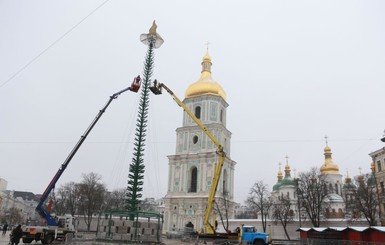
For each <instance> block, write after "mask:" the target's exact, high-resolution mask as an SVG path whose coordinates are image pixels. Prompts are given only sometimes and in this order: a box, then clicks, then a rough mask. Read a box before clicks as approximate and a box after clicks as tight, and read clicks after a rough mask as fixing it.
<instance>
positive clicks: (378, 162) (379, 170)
mask: <svg viewBox="0 0 385 245" xmlns="http://www.w3.org/2000/svg"><path fill="white" fill-rule="evenodd" d="M377 171H378V172H381V171H382V168H381V161H380V160H378V161H377Z"/></svg>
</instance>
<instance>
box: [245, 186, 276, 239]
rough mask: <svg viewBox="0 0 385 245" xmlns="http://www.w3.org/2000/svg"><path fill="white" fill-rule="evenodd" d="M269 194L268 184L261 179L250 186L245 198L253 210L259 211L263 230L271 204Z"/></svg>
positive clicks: (264, 230) (264, 229)
mask: <svg viewBox="0 0 385 245" xmlns="http://www.w3.org/2000/svg"><path fill="white" fill-rule="evenodd" d="M270 196H271V195H270V191H269V187H268V185H266V184H264V183H263V181H258V182H256V183H254V185H253V187H251V189H250V192H249V196H248V197H247V200H246V203H247V205H248V206H249V207H250V208H252V209H253V210H255V212H256V213H258V212H259V213H260V214H261V219H262V228H263V232H266V227H267V224H266V222H267V216H268V214H269V210H270V208H271V205H272V202H271V201H270Z"/></svg>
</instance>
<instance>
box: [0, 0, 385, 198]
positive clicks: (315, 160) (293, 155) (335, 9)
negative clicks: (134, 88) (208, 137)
mask: <svg viewBox="0 0 385 245" xmlns="http://www.w3.org/2000/svg"><path fill="white" fill-rule="evenodd" d="M384 13H385V2H384V1H200V0H196V1H177V0H175V1H117V0H110V1H96V0H92V1H91V0H88V1H73V0H70V1H48V0H47V1H40V0H39V1H28V0H20V1H11V0H5V1H4V0H3V1H0V35H1V38H0V67H1V68H0V115H1V117H0V164H1V167H2V170H1V172H0V177H1V178H4V179H6V180H7V181H8V189H11V190H12V189H13V190H23V191H31V192H34V193H41V192H43V191H44V189H45V187H46V186H47V185H48V183H49V181H50V180H51V178H52V177H53V175H54V174H55V172H56V171H57V169H58V168H59V167H60V165H61V164H62V163H63V162H64V160H65V158H66V157H67V155H68V154H69V152H70V151H71V149H72V148H73V147H74V145H75V143H76V142H77V141H78V140H79V137H80V136H81V135H82V134H83V132H84V131H85V130H86V128H87V127H88V125H89V124H90V123H91V121H92V120H93V119H94V117H95V116H96V114H97V112H98V111H99V109H101V108H102V107H103V106H104V105H105V103H106V102H107V100H108V98H109V96H110V95H111V94H113V93H115V92H117V91H120V90H121V89H123V88H125V87H127V86H128V85H129V84H130V83H131V81H132V79H133V77H134V76H136V75H139V74H142V72H143V63H144V57H145V54H146V50H147V47H146V46H145V45H143V44H142V43H141V42H140V41H139V36H140V34H142V33H147V32H148V29H149V28H150V26H151V24H152V21H153V20H156V22H157V25H158V33H159V34H160V35H161V36H162V37H163V39H164V40H165V42H164V44H163V46H162V47H160V48H159V49H156V50H155V62H154V63H155V67H154V75H153V78H157V79H158V80H159V81H161V82H164V83H165V84H167V85H168V86H169V87H170V88H171V89H172V90H174V92H175V93H176V94H177V95H178V97H179V98H181V99H183V98H184V93H185V91H186V89H187V87H188V86H189V85H190V84H191V83H193V82H195V81H197V80H198V78H199V76H200V71H201V65H200V63H201V61H202V57H203V56H204V54H205V52H206V46H205V43H206V42H209V43H210V45H209V54H210V56H211V58H212V62H213V67H212V76H213V78H214V80H216V81H217V82H219V83H220V84H221V85H222V87H223V88H224V90H225V91H226V93H227V102H228V103H229V107H228V110H227V128H228V129H229V130H230V131H231V132H232V140H231V153H230V156H231V158H232V159H233V160H234V161H236V162H237V165H236V169H235V198H236V201H238V202H243V201H244V200H245V198H246V196H247V194H248V191H249V189H250V187H251V186H252V184H253V183H255V182H256V181H258V180H263V181H264V182H265V183H266V184H269V186H270V188H272V186H273V185H274V184H275V183H276V181H277V171H278V163H279V162H282V163H283V164H284V163H285V156H286V155H288V156H289V164H290V166H291V168H292V169H296V171H297V172H300V171H307V170H309V169H310V168H311V167H313V166H317V167H320V166H321V165H322V163H323V160H324V156H323V149H324V147H325V139H324V136H325V135H327V136H328V137H329V139H328V141H329V146H330V147H331V148H332V152H333V159H334V161H335V163H337V164H338V165H339V166H340V173H341V174H343V175H345V174H346V170H347V169H348V170H349V175H350V176H354V175H357V174H358V173H359V168H360V167H361V168H362V172H369V171H370V169H369V168H370V162H371V159H370V157H369V156H368V154H369V153H370V152H372V151H374V150H377V149H379V148H381V147H383V146H384V144H383V143H382V142H380V141H379V139H380V138H381V136H382V132H383V130H384V128H385V117H384V90H385V69H384V67H385V45H384V43H385V15H384ZM87 16H88V17H87ZM139 97H140V94H133V93H129V92H127V93H125V94H122V95H121V96H120V97H119V98H118V99H117V100H115V101H113V102H112V104H111V105H110V107H109V109H108V110H107V112H106V113H105V114H104V115H103V117H102V118H101V120H100V121H99V123H98V124H97V125H96V127H95V128H94V130H93V131H92V132H91V134H90V136H89V137H88V138H87V140H86V142H85V143H84V144H83V146H82V147H81V149H80V150H79V152H78V154H77V155H76V156H75V158H74V159H73V160H72V162H71V163H70V165H69V166H68V168H67V170H66V172H65V173H64V174H63V176H62V178H61V179H60V181H59V183H58V185H62V184H64V183H66V182H69V181H80V179H81V174H82V173H89V172H91V171H92V172H96V173H99V174H101V175H102V176H103V181H104V182H105V183H106V184H107V187H108V188H109V189H110V190H112V189H116V188H121V187H126V183H127V174H128V165H129V163H130V162H131V157H132V151H133V150H132V149H133V144H132V138H133V133H134V130H135V120H136V116H137V108H138V101H139ZM150 104H151V105H150V111H149V126H148V136H147V143H146V153H145V164H146V173H145V189H144V192H143V195H144V196H145V197H162V196H164V195H165V194H166V191H167V182H168V181H167V179H168V159H167V155H173V154H174V153H175V140H176V133H175V130H176V128H177V127H180V126H181V125H182V114H183V112H182V109H181V108H180V107H178V106H177V105H176V104H175V102H174V101H173V100H172V98H171V97H170V96H169V95H167V94H164V95H162V96H157V97H155V96H151V98H150ZM292 174H293V173H292Z"/></svg>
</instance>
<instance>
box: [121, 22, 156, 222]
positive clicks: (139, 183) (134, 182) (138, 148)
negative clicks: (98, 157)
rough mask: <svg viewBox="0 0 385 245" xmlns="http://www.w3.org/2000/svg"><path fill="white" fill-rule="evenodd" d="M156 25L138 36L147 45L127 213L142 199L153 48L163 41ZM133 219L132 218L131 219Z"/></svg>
mask: <svg viewBox="0 0 385 245" xmlns="http://www.w3.org/2000/svg"><path fill="white" fill-rule="evenodd" d="M156 28H157V26H156V24H155V21H154V22H153V24H152V26H151V28H150V30H149V33H148V34H142V35H140V41H141V42H143V43H144V44H146V45H148V50H147V54H146V60H145V62H144V71H143V86H142V92H141V97H140V102H139V109H138V117H137V120H136V130H135V139H134V153H133V155H134V156H133V158H132V162H131V164H130V168H129V174H128V186H127V196H126V208H127V211H129V212H136V211H138V209H139V202H140V201H139V199H140V198H141V197H142V194H141V192H142V191H143V178H144V168H145V166H144V163H143V162H144V160H143V155H144V149H145V148H144V147H145V141H146V131H147V129H146V128H147V115H148V106H149V101H150V100H149V94H150V93H149V86H150V81H151V80H150V79H151V76H152V71H153V63H154V48H159V47H160V46H161V45H162V44H163V39H162V38H161V37H160V35H159V34H157V33H156ZM131 218H132V219H134V217H131Z"/></svg>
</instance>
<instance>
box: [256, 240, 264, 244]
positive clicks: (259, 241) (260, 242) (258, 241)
mask: <svg viewBox="0 0 385 245" xmlns="http://www.w3.org/2000/svg"><path fill="white" fill-rule="evenodd" d="M254 245H264V243H263V242H262V241H261V240H255V241H254Z"/></svg>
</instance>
